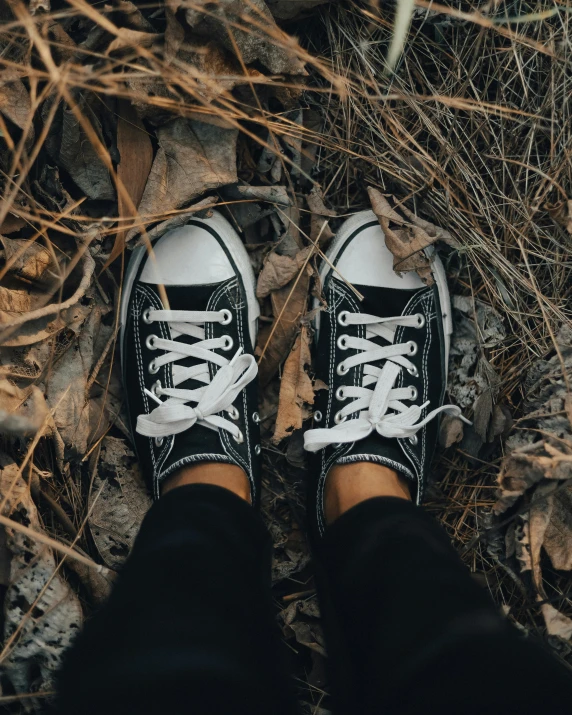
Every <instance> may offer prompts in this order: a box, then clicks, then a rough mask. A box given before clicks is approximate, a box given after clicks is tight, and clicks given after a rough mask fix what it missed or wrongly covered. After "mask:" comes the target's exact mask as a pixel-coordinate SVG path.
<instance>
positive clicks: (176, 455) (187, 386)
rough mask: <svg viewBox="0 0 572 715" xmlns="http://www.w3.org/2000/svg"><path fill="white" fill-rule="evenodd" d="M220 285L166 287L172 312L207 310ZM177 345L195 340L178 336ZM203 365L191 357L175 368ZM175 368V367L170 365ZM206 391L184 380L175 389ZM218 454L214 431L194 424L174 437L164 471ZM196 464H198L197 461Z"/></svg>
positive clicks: (180, 360) (218, 443)
mask: <svg viewBox="0 0 572 715" xmlns="http://www.w3.org/2000/svg"><path fill="white" fill-rule="evenodd" d="M220 285H221V284H220V283H217V284H212V285H205V286H191V287H189V286H168V287H166V290H167V298H168V299H169V307H170V309H171V310H193V311H195V310H207V309H208V303H209V300H210V298H211V296H212V294H213V292H214V291H215V290H216V288H217V287H218V286H220ZM175 341H176V342H181V343H187V344H189V345H192V344H194V343H196V342H197V339H196V338H193V337H190V336H188V335H179V336H178V337H177V338H175ZM202 362H204V361H203V360H198V359H197V358H194V357H182V358H180V359H179V360H177V362H176V365H180V366H181V367H192V366H193V365H197V364H199V363H202ZM173 367H175V365H173ZM199 387H205V384H204V383H203V382H200V381H198V380H195V379H192V378H191V379H188V380H184V381H183V382H181V383H179V384H178V385H177V389H183V390H196V389H197V388H199ZM220 452H221V445H220V440H219V436H218V432H217V431H216V430H211V429H209V428H208V427H204V426H203V425H198V424H195V425H194V426H193V428H192V429H190V430H187V431H185V432H182V433H180V434H178V435H177V436H176V437H175V441H174V444H173V449H172V450H171V453H170V454H169V457H168V459H167V461H166V463H165V465H164V470H167V469H168V468H169V467H170V466H171V465H173V464H177V463H182V462H185V461H188V455H189V454H192V455H194V457H195V459H196V458H197V457H199V456H200V455H203V456H206V455H209V454H210V455H211V456H212V455H215V454H218V453H220ZM197 461H201V460H200V459H198V460H197Z"/></svg>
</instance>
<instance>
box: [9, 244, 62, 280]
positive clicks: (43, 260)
mask: <svg viewBox="0 0 572 715" xmlns="http://www.w3.org/2000/svg"><path fill="white" fill-rule="evenodd" d="M0 245H1V246H2V249H1V250H0V260H3V261H4V264H5V265H6V264H7V265H8V266H9V268H8V272H9V273H14V274H16V275H17V276H18V277H19V278H26V279H27V280H33V281H37V280H40V279H41V278H42V277H43V276H44V273H45V272H46V270H47V269H48V268H49V267H50V266H51V265H52V264H53V258H52V254H51V253H50V251H49V250H48V249H47V248H46V247H45V246H43V245H42V244H41V243H38V241H28V240H26V239H24V238H15V239H11V238H6V237H5V236H0Z"/></svg>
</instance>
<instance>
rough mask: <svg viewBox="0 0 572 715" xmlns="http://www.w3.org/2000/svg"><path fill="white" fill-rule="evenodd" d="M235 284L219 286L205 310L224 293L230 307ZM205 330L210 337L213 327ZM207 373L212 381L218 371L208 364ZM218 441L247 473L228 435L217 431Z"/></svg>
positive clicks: (208, 324)
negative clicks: (231, 291) (231, 292)
mask: <svg viewBox="0 0 572 715" xmlns="http://www.w3.org/2000/svg"><path fill="white" fill-rule="evenodd" d="M237 283H238V279H236V278H235V279H234V280H233V281H231V282H230V283H229V284H226V285H225V284H223V285H221V286H220V287H219V288H218V289H217V290H216V291H215V292H214V293H213V294H212V295H211V297H210V298H209V301H208V304H207V309H209V308H210V309H214V308H216V306H217V305H218V302H219V300H220V299H221V297H222V296H223V294H225V293H226V294H227V296H228V300H229V303H230V304H231V305H232V301H231V298H230V294H229V292H228V291H229V289H230V288H231V287H232V286H233V285H235V284H237ZM207 329H208V336H209V337H212V334H213V326H212V325H211V324H210V323H207ZM239 337H240V338H241V339H242V336H241V335H240V331H239ZM209 371H210V373H211V379H212V377H213V376H214V375H215V374H216V372H217V371H218V370H217V369H216V366H214V365H212V364H211V363H209ZM246 419H247V415H246V414H245V423H246ZM245 428H246V429H248V425H246V427H245ZM219 439H220V441H221V444H222V446H223V449H224V451H225V452H226V453H227V455H228V453H229V452H230V453H231V454H232V455H233V457H234V460H235V462H238V463H239V464H240V465H241V466H243V467H246V470H247V471H249V470H248V465H247V464H246V462H245V461H244V460H243V459H242V457H241V456H240V454H238V453H237V452H236V451H235V449H234V448H233V447H232V445H231V444H230V440H229V438H228V435H227V434H226V432H223V433H222V434H221V432H220V431H219ZM229 456H230V455H229ZM249 476H250V475H249Z"/></svg>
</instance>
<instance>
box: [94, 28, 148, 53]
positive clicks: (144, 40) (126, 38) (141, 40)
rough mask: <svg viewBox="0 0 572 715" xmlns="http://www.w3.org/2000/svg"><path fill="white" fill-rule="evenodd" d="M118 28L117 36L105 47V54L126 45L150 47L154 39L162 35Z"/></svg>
mask: <svg viewBox="0 0 572 715" xmlns="http://www.w3.org/2000/svg"><path fill="white" fill-rule="evenodd" d="M118 29H119V32H118V35H117V37H116V38H115V39H114V40H113V42H112V43H111V44H110V45H109V47H108V48H107V51H106V53H105V54H107V55H109V54H111V53H112V52H116V51H117V50H123V49H125V48H126V47H151V45H152V44H153V43H154V42H155V41H156V40H159V39H161V37H162V36H161V35H159V34H157V33H155V32H141V30H131V29H129V28H128V27H120V28H118Z"/></svg>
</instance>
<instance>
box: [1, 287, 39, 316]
mask: <svg viewBox="0 0 572 715" xmlns="http://www.w3.org/2000/svg"><path fill="white" fill-rule="evenodd" d="M31 309H32V294H31V293H30V291H29V290H21V289H18V288H5V287H4V286H0V324H6V325H9V324H10V316H9V315H6V313H8V314H9V313H27V312H28V311H29V310H31ZM2 313H5V315H2Z"/></svg>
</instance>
